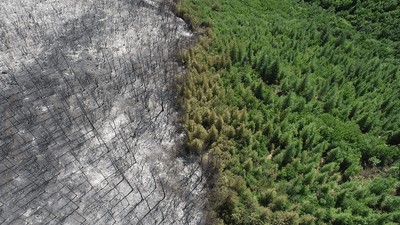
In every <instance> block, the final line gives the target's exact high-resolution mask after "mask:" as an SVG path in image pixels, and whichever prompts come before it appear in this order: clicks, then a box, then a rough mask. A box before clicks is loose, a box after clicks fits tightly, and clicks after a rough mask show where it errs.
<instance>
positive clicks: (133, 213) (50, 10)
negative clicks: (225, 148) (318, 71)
mask: <svg viewBox="0 0 400 225" xmlns="http://www.w3.org/2000/svg"><path fill="white" fill-rule="evenodd" d="M172 4H173V3H172V1H165V0H164V1H161V0H159V1H150V0H112V1H110V0H18V1H15V0H2V1H0V224H18V225H19V224H203V223H204V222H205V221H204V215H203V207H204V203H205V194H204V181H205V179H203V173H202V169H201V166H200V164H199V163H197V162H188V160H184V159H182V158H178V157H176V152H177V148H178V145H177V143H180V142H182V140H183V138H184V135H183V133H182V131H180V130H181V129H179V120H178V110H177V108H176V93H175V89H174V79H175V76H176V74H178V73H180V72H182V68H181V67H180V66H179V65H178V64H177V57H176V56H177V52H178V51H179V49H181V48H182V47H183V46H185V45H186V44H187V43H188V42H189V41H190V39H191V33H190V31H189V30H187V25H186V24H185V23H184V22H183V21H182V20H181V19H179V18H177V17H175V16H174V15H173V13H172V12H171V9H172V6H173V5H172ZM193 161H195V160H193Z"/></svg>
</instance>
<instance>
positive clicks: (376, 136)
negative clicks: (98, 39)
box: [177, 0, 400, 224]
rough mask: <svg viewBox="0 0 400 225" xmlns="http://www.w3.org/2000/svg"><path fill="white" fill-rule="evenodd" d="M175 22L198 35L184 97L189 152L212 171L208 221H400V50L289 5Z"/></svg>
mask: <svg viewBox="0 0 400 225" xmlns="http://www.w3.org/2000/svg"><path fill="white" fill-rule="evenodd" d="M177 13H178V15H180V16H181V17H182V18H184V19H185V20H186V21H188V22H190V23H191V24H192V27H194V28H195V29H197V30H198V31H199V32H201V33H202V36H201V37H200V39H199V43H198V44H197V45H196V46H194V47H193V48H191V49H189V50H187V51H184V52H182V54H181V57H182V60H183V62H185V63H186V65H187V66H188V68H189V71H190V72H189V74H188V75H187V77H186V81H185V84H184V86H183V87H182V90H181V91H182V96H183V97H182V105H183V108H184V109H185V112H186V113H185V116H184V118H183V119H184V123H185V125H186V131H187V136H188V140H187V144H186V146H187V151H188V152H190V153H193V154H198V155H200V156H202V157H203V159H204V160H202V161H203V162H208V164H207V166H209V167H213V168H214V175H215V176H214V178H213V179H211V180H210V187H211V193H210V198H209V207H210V215H209V218H210V223H211V222H212V223H216V224H217V223H220V224H223V223H224V224H397V223H398V222H399V221H400V196H399V194H400V193H399V192H400V188H399V164H400V161H399V159H400V149H399V145H400V99H399V98H400V65H399V64H400V62H399V60H398V59H397V58H396V50H395V49H394V48H393V46H394V45H393V43H394V44H396V43H397V42H393V43H391V44H388V42H387V41H385V40H381V39H374V38H373V37H372V36H368V37H367V36H366V35H367V34H364V33H362V32H359V31H357V30H356V29H355V28H354V27H353V26H352V25H351V24H350V23H349V22H348V21H347V20H345V19H343V18H342V17H340V16H338V15H336V14H335V13H334V12H332V11H327V10H324V9H322V8H320V7H319V6H317V5H311V4H306V3H302V2H297V1H291V0H269V1H261V0H251V1H250V0H248V1H240V0H201V1H200V0H183V1H182V2H181V3H180V5H179V7H178V12H177ZM362 18H363V17H360V19H362Z"/></svg>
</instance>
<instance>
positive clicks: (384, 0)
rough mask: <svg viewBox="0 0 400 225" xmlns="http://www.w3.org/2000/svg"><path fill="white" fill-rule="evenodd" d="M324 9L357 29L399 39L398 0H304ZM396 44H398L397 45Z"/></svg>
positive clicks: (395, 39)
mask: <svg viewBox="0 0 400 225" xmlns="http://www.w3.org/2000/svg"><path fill="white" fill-rule="evenodd" d="M305 2H314V3H317V4H319V5H321V6H322V7H324V8H326V9H332V10H334V11H335V12H337V14H338V15H340V16H341V17H343V18H345V19H346V20H348V21H349V22H350V23H351V24H352V25H354V26H355V27H356V28H357V30H359V31H362V32H364V33H367V34H369V35H371V34H372V35H373V36H374V37H375V38H387V39H390V40H393V41H400V26H399V20H400V1H399V0H369V1H365V0H364V1H362V0H305ZM397 46H398V45H397Z"/></svg>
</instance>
